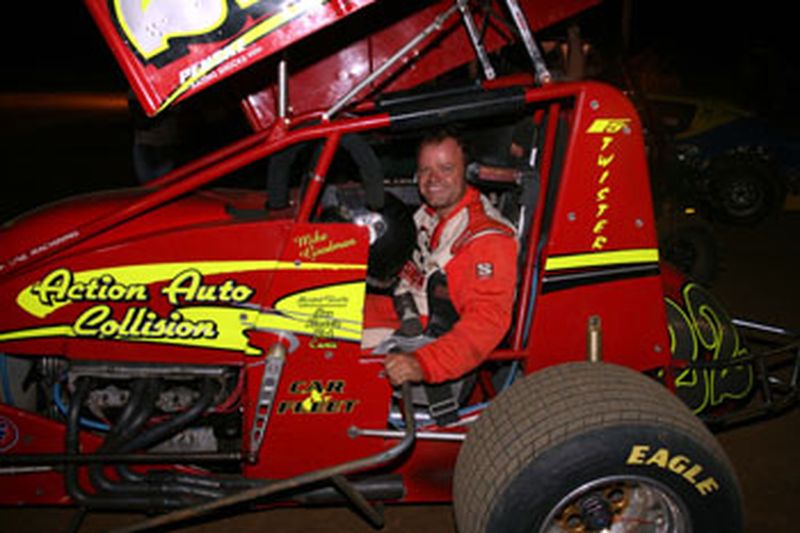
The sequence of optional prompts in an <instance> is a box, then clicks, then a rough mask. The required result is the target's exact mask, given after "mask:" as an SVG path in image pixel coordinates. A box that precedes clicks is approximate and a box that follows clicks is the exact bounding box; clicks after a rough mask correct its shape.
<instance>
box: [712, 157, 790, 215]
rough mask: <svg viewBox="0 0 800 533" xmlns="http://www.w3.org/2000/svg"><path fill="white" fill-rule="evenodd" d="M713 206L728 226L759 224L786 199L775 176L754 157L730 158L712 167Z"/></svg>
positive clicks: (764, 163)
mask: <svg viewBox="0 0 800 533" xmlns="http://www.w3.org/2000/svg"><path fill="white" fill-rule="evenodd" d="M711 194H712V198H711V202H712V206H713V208H714V211H715V212H716V214H717V217H718V218H719V219H720V220H721V221H722V222H726V223H728V224H733V225H737V226H746V225H751V224H756V223H759V222H761V221H763V220H765V219H766V218H768V217H770V216H771V215H774V214H775V213H777V212H778V210H779V209H780V208H781V206H782V204H783V200H784V198H785V196H786V191H785V188H784V187H782V186H781V184H780V183H779V181H778V179H777V177H776V176H775V173H774V172H773V171H772V169H771V168H770V167H769V165H767V163H766V162H764V161H761V160H759V159H757V158H756V157H754V156H748V155H738V156H728V157H724V158H722V159H720V160H719V161H716V162H714V164H713V165H712V166H711Z"/></svg>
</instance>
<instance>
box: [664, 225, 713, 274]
mask: <svg viewBox="0 0 800 533" xmlns="http://www.w3.org/2000/svg"><path fill="white" fill-rule="evenodd" d="M661 254H662V256H663V257H664V259H665V260H667V261H669V262H670V263H671V264H673V265H674V266H675V267H677V268H678V270H680V271H681V272H683V273H684V274H686V275H687V276H689V277H690V278H692V279H694V280H695V281H698V282H700V283H702V284H704V285H710V284H711V282H712V281H714V278H715V277H716V275H717V271H718V269H719V248H718V246H717V240H716V239H715V238H714V234H713V233H712V232H711V230H709V229H708V228H706V227H703V226H697V225H692V226H681V227H678V228H675V229H674V230H672V231H670V232H669V233H667V234H666V236H665V237H664V238H663V239H662V240H661Z"/></svg>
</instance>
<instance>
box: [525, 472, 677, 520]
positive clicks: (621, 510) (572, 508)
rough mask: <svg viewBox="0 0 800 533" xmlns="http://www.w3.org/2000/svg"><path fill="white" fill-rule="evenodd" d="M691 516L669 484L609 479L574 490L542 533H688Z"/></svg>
mask: <svg viewBox="0 0 800 533" xmlns="http://www.w3.org/2000/svg"><path fill="white" fill-rule="evenodd" d="M688 516H689V515H688V513H687V511H686V509H685V508H684V506H683V504H682V503H681V502H680V500H679V499H678V498H677V497H676V496H675V494H674V493H673V492H672V491H671V490H670V489H669V488H667V487H666V486H665V485H662V484H661V483H658V482H656V481H654V480H652V479H647V478H639V477H632V476H626V477H609V478H603V479H599V480H595V481H592V482H590V483H587V484H585V485H583V486H581V487H579V488H578V489H576V490H574V491H572V492H571V493H570V494H568V495H567V496H566V497H564V498H563V499H562V500H561V501H560V502H558V504H557V505H556V506H555V507H554V508H553V510H552V511H551V512H550V514H549V515H548V516H547V518H546V519H545V521H544V522H543V523H542V527H541V528H540V529H539V533H591V532H600V531H602V532H604V533H605V532H608V533H623V532H625V533H633V532H635V533H688V532H689V531H690V527H689V521H688Z"/></svg>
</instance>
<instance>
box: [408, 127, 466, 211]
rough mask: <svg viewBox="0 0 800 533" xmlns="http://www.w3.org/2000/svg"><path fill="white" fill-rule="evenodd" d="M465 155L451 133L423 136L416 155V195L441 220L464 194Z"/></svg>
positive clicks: (461, 146) (462, 147)
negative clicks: (420, 197) (423, 200)
mask: <svg viewBox="0 0 800 533" xmlns="http://www.w3.org/2000/svg"><path fill="white" fill-rule="evenodd" d="M466 165H467V154H466V152H465V150H464V145H463V144H462V142H461V141H460V140H459V139H458V137H456V136H455V135H453V134H452V133H450V132H447V131H440V132H436V133H434V134H431V135H428V136H426V137H425V138H424V139H422V142H420V145H419V150H418V151H417V179H418V180H419V192H420V194H421V195H422V197H423V198H424V199H425V202H426V203H427V204H428V205H429V206H430V207H431V208H433V209H434V210H435V211H436V213H437V214H438V215H439V216H440V217H444V216H447V214H448V213H450V212H451V211H452V210H453V208H454V207H455V206H456V204H458V202H459V201H460V200H461V199H462V198H463V197H464V193H466V191H467V181H466V177H465V169H466Z"/></svg>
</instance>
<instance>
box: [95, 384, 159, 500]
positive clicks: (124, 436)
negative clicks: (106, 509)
mask: <svg viewBox="0 0 800 533" xmlns="http://www.w3.org/2000/svg"><path fill="white" fill-rule="evenodd" d="M157 394H158V382H156V381H154V380H152V379H139V380H136V381H135V382H134V383H133V386H132V387H131V395H130V397H129V398H128V403H127V404H125V408H124V409H123V410H122V413H120V416H119V417H118V418H117V421H116V423H115V424H114V426H113V427H112V428H111V431H110V432H109V433H108V435H107V436H106V439H105V440H104V441H103V444H102V445H101V446H100V448H99V449H98V451H99V452H104V453H111V452H117V451H118V448H119V446H121V445H122V444H123V443H124V442H125V441H126V440H128V439H130V438H132V436H133V435H135V434H136V433H138V432H139V430H141V428H142V427H143V426H144V424H145V423H146V422H147V420H148V419H149V418H150V416H151V415H152V413H153V411H154V409H155V399H156V397H157ZM104 468H105V466H104V465H100V464H95V465H91V466H90V467H89V480H90V482H91V483H92V486H93V487H94V488H95V489H97V491H98V492H118V493H119V492H125V491H128V490H129V489H130V488H131V487H127V486H123V484H121V483H118V482H115V481H112V480H110V479H108V478H107V477H106V476H105V474H104V473H103V470H104ZM116 470H117V472H118V473H119V474H120V476H121V477H122V478H123V479H127V481H132V482H138V481H141V476H138V475H137V474H134V473H132V472H130V471H129V470H128V469H127V468H124V467H122V466H118V467H117V468H116ZM126 473H129V474H130V477H128V476H126V475H125V474H126ZM137 487H138V486H137ZM132 492H141V490H133V491H132Z"/></svg>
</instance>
